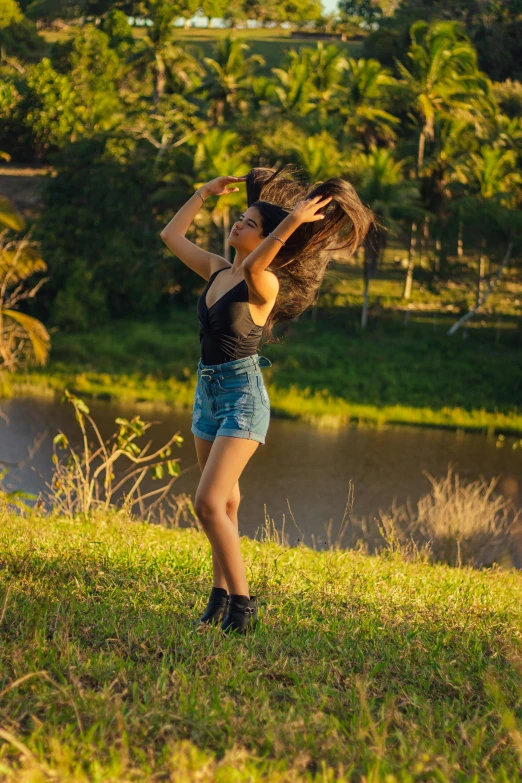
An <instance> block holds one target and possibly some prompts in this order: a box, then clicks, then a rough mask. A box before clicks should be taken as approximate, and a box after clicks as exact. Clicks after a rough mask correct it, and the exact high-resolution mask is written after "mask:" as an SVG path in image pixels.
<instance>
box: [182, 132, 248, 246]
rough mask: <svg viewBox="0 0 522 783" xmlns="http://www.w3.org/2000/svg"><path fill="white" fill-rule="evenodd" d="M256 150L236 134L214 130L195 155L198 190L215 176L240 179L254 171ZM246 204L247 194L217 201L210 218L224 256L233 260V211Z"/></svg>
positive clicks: (205, 138) (239, 194)
mask: <svg viewBox="0 0 522 783" xmlns="http://www.w3.org/2000/svg"><path fill="white" fill-rule="evenodd" d="M254 152H255V147H253V146H252V147H249V146H244V145H243V146H242V145H241V143H240V138H239V136H238V134H237V133H235V132H234V131H230V130H229V131H227V130H221V128H212V129H211V130H209V132H208V133H206V134H205V136H204V137H203V138H202V139H201V140H200V141H199V142H198V144H197V147H196V150H195V153H194V170H195V172H196V177H197V180H198V181H197V182H196V183H195V187H196V188H199V187H201V186H202V185H204V184H205V182H208V181H209V180H210V179H214V178H215V177H220V176H223V175H224V174H233V175H234V176H237V177H241V176H242V175H243V174H247V173H248V171H249V170H250V168H251V165H250V163H249V159H250V157H251V156H252V155H253V154H254ZM243 202H244V194H243V193H241V192H237V193H231V194H230V195H229V196H228V197H227V199H226V200H225V199H217V200H216V201H215V203H214V205H213V209H212V212H211V218H212V220H213V221H214V223H215V224H216V226H220V227H221V228H222V231H223V255H224V257H225V258H226V259H227V260H230V245H229V243H228V235H229V233H230V211H231V208H233V207H238V206H239V205H241V204H243Z"/></svg>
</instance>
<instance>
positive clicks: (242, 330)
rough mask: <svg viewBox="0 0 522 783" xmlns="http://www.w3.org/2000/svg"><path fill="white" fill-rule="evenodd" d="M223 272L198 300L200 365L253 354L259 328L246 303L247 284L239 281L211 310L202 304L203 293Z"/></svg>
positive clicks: (223, 267) (224, 267)
mask: <svg viewBox="0 0 522 783" xmlns="http://www.w3.org/2000/svg"><path fill="white" fill-rule="evenodd" d="M223 269H230V267H228V266H222V267H221V269H217V270H216V271H215V272H214V273H213V274H212V275H210V280H209V281H208V283H207V285H206V286H205V289H204V291H203V293H202V294H201V296H200V297H199V299H198V308H197V311H198V320H199V325H200V329H199V340H200V343H201V361H202V362H203V364H222V363H223V362H230V361H232V360H233V359H244V358H245V356H251V355H252V354H254V353H256V352H257V346H258V344H259V340H260V339H261V335H262V333H263V327H262V326H259V325H258V324H256V323H254V320H253V318H252V315H251V313H250V307H249V304H248V291H249V289H248V285H247V282H246V280H240V282H239V283H238V284H237V285H235V286H234V287H233V288H231V289H230V290H229V291H227V292H226V293H225V294H223V296H220V297H219V299H218V300H217V302H214V304H213V305H212V306H211V307H207V305H206V296H207V291H208V289H209V288H210V286H211V285H212V281H213V280H214V278H215V277H216V275H217V274H218V273H219V272H222V271H223Z"/></svg>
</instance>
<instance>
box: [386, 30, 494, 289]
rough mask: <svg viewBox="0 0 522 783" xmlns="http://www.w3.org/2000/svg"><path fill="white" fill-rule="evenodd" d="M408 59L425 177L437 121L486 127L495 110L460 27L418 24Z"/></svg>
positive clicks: (407, 79)
mask: <svg viewBox="0 0 522 783" xmlns="http://www.w3.org/2000/svg"><path fill="white" fill-rule="evenodd" d="M410 37H411V45H410V50H409V52H408V58H409V60H410V61H411V68H410V70H408V68H406V66H405V65H404V64H403V63H401V62H400V61H399V60H397V59H396V64H397V68H398V70H399V72H400V74H401V76H402V81H403V83H404V84H405V85H406V86H407V87H408V88H409V89H410V91H411V93H412V96H413V107H414V112H415V114H416V118H417V122H418V125H419V142H418V148H417V177H420V176H421V175H422V169H423V165H424V157H425V150H426V141H427V140H431V139H433V137H434V129H435V121H436V119H437V117H440V116H441V115H445V116H451V117H453V118H454V119H463V118H465V119H466V120H467V121H472V122H478V123H481V116H482V114H483V112H485V111H488V110H489V109H490V108H491V103H490V102H489V101H488V93H489V82H488V79H487V78H486V77H485V76H484V75H483V74H481V73H480V71H479V70H478V65H477V54H476V51H475V49H474V48H473V45H472V44H471V41H470V40H469V38H468V36H467V35H466V34H465V32H464V31H463V30H462V28H461V27H460V25H458V24H457V23H456V22H440V21H439V22H433V23H432V24H428V23H427V22H425V21H418V22H415V23H414V24H413V25H412V26H411V28H410ZM416 240H417V224H416V223H415V222H414V223H413V224H412V228H411V242H410V252H409V260H408V273H407V275H406V281H405V287H404V296H405V297H406V298H408V297H409V296H410V292H411V285H412V280H413V266H414V252H413V250H414V247H415V245H416Z"/></svg>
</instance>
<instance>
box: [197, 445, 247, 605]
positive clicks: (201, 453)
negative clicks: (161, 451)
mask: <svg viewBox="0 0 522 783" xmlns="http://www.w3.org/2000/svg"><path fill="white" fill-rule="evenodd" d="M213 442H214V441H212V440H204V439H203V438H198V436H197V435H194V443H195V445H196V453H197V456H198V462H199V467H200V469H201V472H202V473H203V468H204V467H205V465H206V462H207V459H208V455H209V454H210V449H211V448H212V444H213ZM240 500H241V494H240V491H239V481H236V483H235V485H234V488H233V489H232V492H231V494H230V496H229V498H228V500H227V505H226V513H227V517H228V518H229V519H230V521H231V522H232V523H233V525H234V526H235V528H236V530H238V535H239V523H238V519H237V512H238V508H239V503H240ZM212 567H213V571H214V580H213V583H212V584H213V586H214V587H222V588H224V589H225V590H228V585H227V580H226V579H225V574H224V573H223V569H222V568H221V565H220V563H219V560H218V558H217V555H216V553H215V552H214V549H212Z"/></svg>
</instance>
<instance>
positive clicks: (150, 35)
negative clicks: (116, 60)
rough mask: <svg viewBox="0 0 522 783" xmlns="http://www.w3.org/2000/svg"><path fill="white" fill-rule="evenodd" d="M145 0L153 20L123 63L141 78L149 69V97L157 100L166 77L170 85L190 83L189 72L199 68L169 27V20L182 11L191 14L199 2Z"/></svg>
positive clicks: (164, 87) (173, 29)
mask: <svg viewBox="0 0 522 783" xmlns="http://www.w3.org/2000/svg"><path fill="white" fill-rule="evenodd" d="M149 1H150V18H151V20H152V22H153V24H152V26H151V27H148V28H146V30H147V32H146V34H145V35H144V37H143V38H142V39H141V40H140V43H139V44H137V45H136V49H135V50H134V51H133V52H132V53H131V54H129V56H128V57H127V59H126V63H127V64H128V65H130V66H131V67H132V70H133V72H135V73H138V74H140V75H142V77H143V78H147V77H148V76H149V74H151V73H152V75H153V98H152V100H153V102H154V104H157V103H159V101H160V100H161V98H162V97H163V95H164V94H165V91H166V88H167V84H168V81H169V79H171V80H172V81H173V82H174V86H178V87H180V88H182V87H186V88H188V87H190V86H191V85H192V73H194V72H197V71H198V69H199V64H198V61H197V59H196V58H195V57H192V55H190V54H189V53H188V52H187V51H186V50H185V49H184V48H183V47H181V46H178V45H177V44H176V43H175V41H174V36H175V34H176V33H175V28H173V27H172V23H173V21H174V20H175V19H176V17H178V16H181V15H182V11H183V12H184V13H186V14H188V15H189V16H192V15H193V14H194V13H195V12H196V11H197V9H198V7H199V2H197V0H184V2H183V5H182V6H181V5H179V4H178V3H176V2H172V0H149Z"/></svg>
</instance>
